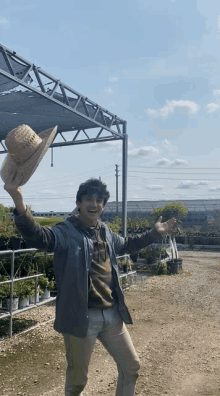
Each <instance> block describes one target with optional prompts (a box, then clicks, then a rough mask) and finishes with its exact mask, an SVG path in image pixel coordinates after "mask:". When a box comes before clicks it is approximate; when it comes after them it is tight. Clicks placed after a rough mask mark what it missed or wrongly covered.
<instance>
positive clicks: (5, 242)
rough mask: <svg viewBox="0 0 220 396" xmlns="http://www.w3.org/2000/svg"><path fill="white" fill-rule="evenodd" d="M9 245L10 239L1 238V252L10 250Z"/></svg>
mask: <svg viewBox="0 0 220 396" xmlns="http://www.w3.org/2000/svg"><path fill="white" fill-rule="evenodd" d="M8 243H9V239H8V238H3V237H1V238H0V250H7V249H8Z"/></svg>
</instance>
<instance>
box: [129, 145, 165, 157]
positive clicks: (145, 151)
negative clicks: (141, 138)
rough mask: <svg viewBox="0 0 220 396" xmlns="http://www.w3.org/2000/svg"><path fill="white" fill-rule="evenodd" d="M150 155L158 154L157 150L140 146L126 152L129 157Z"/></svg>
mask: <svg viewBox="0 0 220 396" xmlns="http://www.w3.org/2000/svg"><path fill="white" fill-rule="evenodd" d="M152 154H153V155H155V154H159V150H158V149H157V148H155V147H153V146H142V147H139V148H136V149H132V150H129V151H128V155H129V156H131V157H147V156H149V155H152Z"/></svg>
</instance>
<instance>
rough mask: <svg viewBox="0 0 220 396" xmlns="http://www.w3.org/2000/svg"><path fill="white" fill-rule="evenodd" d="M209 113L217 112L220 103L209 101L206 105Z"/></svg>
mask: <svg viewBox="0 0 220 396" xmlns="http://www.w3.org/2000/svg"><path fill="white" fill-rule="evenodd" d="M206 107H207V112H208V113H216V111H217V110H218V109H220V105H218V104H217V103H209V104H207V105H206Z"/></svg>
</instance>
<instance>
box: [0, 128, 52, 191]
mask: <svg viewBox="0 0 220 396" xmlns="http://www.w3.org/2000/svg"><path fill="white" fill-rule="evenodd" d="M56 133H57V126H55V127H53V128H49V129H47V130H45V131H43V132H40V133H39V134H38V136H39V137H40V138H41V139H42V142H41V144H40V147H39V149H38V150H37V151H36V152H35V153H34V154H33V155H32V156H31V157H30V158H28V160H27V161H25V163H24V164H21V165H18V164H16V163H15V161H14V160H13V159H12V156H11V155H10V154H9V153H8V154H7V156H6V158H5V159H4V161H3V164H2V167H1V170H0V175H1V178H2V180H3V182H4V183H7V180H8V179H9V177H11V175H12V174H13V175H14V180H13V185H14V186H15V187H20V186H23V185H24V184H26V183H27V181H28V180H29V179H30V178H31V176H32V175H33V173H34V172H35V171H36V169H37V167H38V166H39V164H40V162H41V160H42V159H43V157H44V155H45V154H46V152H47V150H48V149H49V147H50V145H51V143H52V142H53V140H54V138H55V135H56ZM18 169H19V173H20V172H22V173H23V180H22V182H19V181H18V182H17V183H16V174H17V171H18Z"/></svg>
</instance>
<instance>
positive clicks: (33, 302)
mask: <svg viewBox="0 0 220 396" xmlns="http://www.w3.org/2000/svg"><path fill="white" fill-rule="evenodd" d="M36 302H37V303H38V302H39V293H37V299H36ZM29 303H30V304H35V295H34V296H30V297H29Z"/></svg>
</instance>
